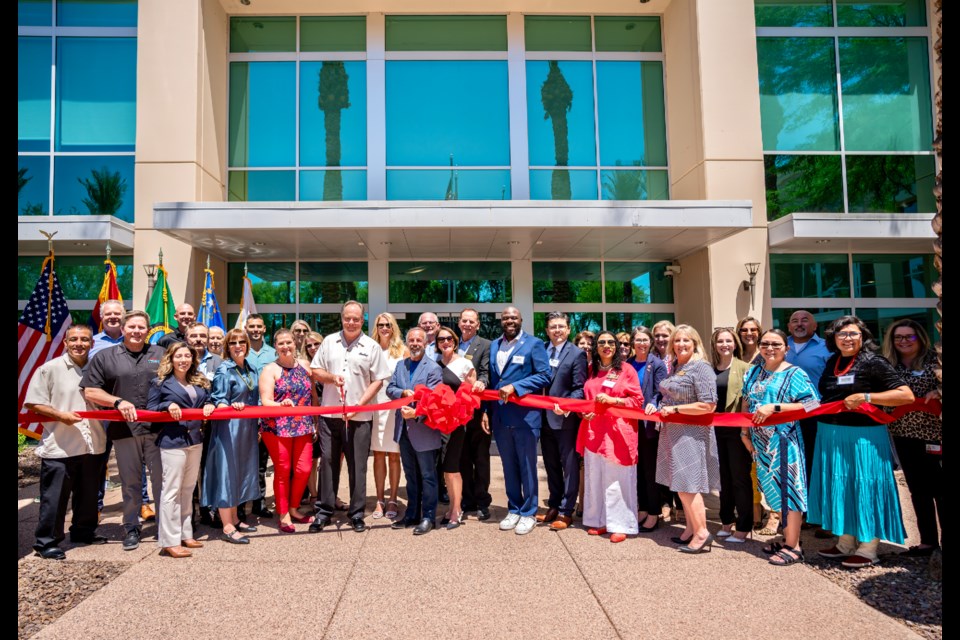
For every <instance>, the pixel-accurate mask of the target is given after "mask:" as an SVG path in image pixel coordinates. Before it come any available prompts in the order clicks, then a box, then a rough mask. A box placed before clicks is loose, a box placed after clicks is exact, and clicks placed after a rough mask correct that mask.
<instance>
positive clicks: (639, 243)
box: [633, 240, 647, 247]
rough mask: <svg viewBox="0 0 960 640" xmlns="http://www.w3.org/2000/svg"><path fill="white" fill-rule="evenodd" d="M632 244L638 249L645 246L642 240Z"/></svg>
mask: <svg viewBox="0 0 960 640" xmlns="http://www.w3.org/2000/svg"><path fill="white" fill-rule="evenodd" d="M633 244H635V245H637V246H638V247H641V246H643V245H645V244H647V243H646V242H644V241H643V240H637V241H636V242H634V243H633Z"/></svg>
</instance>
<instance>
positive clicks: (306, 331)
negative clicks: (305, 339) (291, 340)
mask: <svg viewBox="0 0 960 640" xmlns="http://www.w3.org/2000/svg"><path fill="white" fill-rule="evenodd" d="M293 333H310V330H309V329H294V330H293Z"/></svg>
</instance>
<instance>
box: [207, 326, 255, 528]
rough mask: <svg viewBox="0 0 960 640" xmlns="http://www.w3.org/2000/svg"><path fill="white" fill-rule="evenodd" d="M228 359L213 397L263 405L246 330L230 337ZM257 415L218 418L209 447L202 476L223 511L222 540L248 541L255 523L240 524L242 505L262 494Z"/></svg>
mask: <svg viewBox="0 0 960 640" xmlns="http://www.w3.org/2000/svg"><path fill="white" fill-rule="evenodd" d="M225 342H226V345H225V347H226V350H227V359H225V360H224V361H223V364H221V365H220V367H219V368H218V369H217V373H216V375H215V376H214V378H213V401H214V403H216V405H217V408H221V407H227V406H229V407H233V408H234V409H236V410H238V411H243V408H244V407H245V406H247V405H252V406H256V405H258V404H259V403H260V389H259V387H258V384H257V383H258V376H257V370H256V369H254V368H253V367H252V366H250V363H249V362H247V353H248V352H249V351H250V342H249V341H248V339H247V334H246V332H245V331H244V330H243V329H231V330H230V331H229V332H228V333H227V336H226V338H225ZM258 427H259V423H258V421H257V419H256V418H231V419H230V420H214V421H213V423H212V432H211V434H210V445H209V447H210V448H209V450H208V451H207V466H206V469H205V473H204V476H203V478H204V480H203V504H205V505H209V506H211V507H215V508H217V509H219V511H220V520H221V521H222V522H223V535H222V536H221V538H222V539H223V540H226V541H227V542H232V543H234V544H247V543H248V542H250V539H249V538H247V537H246V536H244V535H243V534H244V533H250V532H253V531H256V528H255V527H251V526H248V525H246V524H244V523H243V522H241V520H240V518H239V517H238V516H237V506H238V505H241V504H243V503H244V502H247V501H248V500H256V499H258V498H259V497H260V487H259V485H258V482H257V468H258V459H259V453H258V439H257V431H258Z"/></svg>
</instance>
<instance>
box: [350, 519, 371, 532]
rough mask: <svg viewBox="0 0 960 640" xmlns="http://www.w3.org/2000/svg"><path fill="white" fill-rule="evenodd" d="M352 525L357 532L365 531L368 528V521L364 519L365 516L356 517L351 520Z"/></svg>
mask: <svg viewBox="0 0 960 640" xmlns="http://www.w3.org/2000/svg"><path fill="white" fill-rule="evenodd" d="M350 526H351V527H353V530H354V531H356V532H357V533H363V532H364V531H366V530H367V523H366V522H364V521H363V518H354V519H353V520H351V521H350Z"/></svg>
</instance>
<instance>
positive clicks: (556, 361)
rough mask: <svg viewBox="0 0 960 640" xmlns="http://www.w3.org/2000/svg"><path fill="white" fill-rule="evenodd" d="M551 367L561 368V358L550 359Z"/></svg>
mask: <svg viewBox="0 0 960 640" xmlns="http://www.w3.org/2000/svg"><path fill="white" fill-rule="evenodd" d="M550 366H551V367H554V368H556V367H559V366H560V359H559V358H550Z"/></svg>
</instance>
